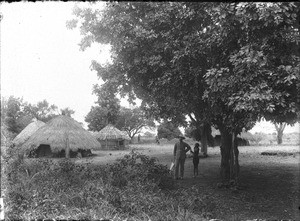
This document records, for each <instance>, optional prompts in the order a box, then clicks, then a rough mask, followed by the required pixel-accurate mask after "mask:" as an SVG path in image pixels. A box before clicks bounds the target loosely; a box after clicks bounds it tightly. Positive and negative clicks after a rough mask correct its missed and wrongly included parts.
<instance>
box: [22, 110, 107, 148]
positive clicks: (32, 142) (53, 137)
mask: <svg viewBox="0 0 300 221" xmlns="http://www.w3.org/2000/svg"><path fill="white" fill-rule="evenodd" d="M67 138H68V142H69V147H70V150H73V151H76V150H77V149H94V150H97V149H101V144H100V143H99V142H98V141H97V140H96V139H95V137H93V136H92V135H91V134H90V133H89V132H88V131H87V130H85V129H84V128H83V127H82V126H81V125H80V124H79V123H78V122H77V121H75V120H74V119H72V118H71V117H68V116H64V115H61V116H58V117H56V118H54V119H52V120H50V121H49V122H47V123H46V124H45V125H44V126H42V127H41V128H39V129H38V130H37V131H36V132H35V133H34V134H32V135H31V137H30V138H29V139H28V140H27V141H26V142H25V143H24V144H23V147H24V148H25V149H31V148H32V149H33V148H36V147H38V146H39V145H40V144H46V145H50V148H51V150H52V151H54V152H57V151H60V150H63V149H66V146H67Z"/></svg>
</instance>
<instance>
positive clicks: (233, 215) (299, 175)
mask: <svg viewBox="0 0 300 221" xmlns="http://www.w3.org/2000/svg"><path fill="white" fill-rule="evenodd" d="M190 144H191V145H193V143H190ZM131 150H136V151H138V152H140V153H143V154H147V155H150V156H154V157H156V158H157V159H158V160H159V162H160V163H162V164H165V165H170V163H171V161H172V150H173V144H162V145H156V144H141V145H139V144H134V145H131V146H130V147H129V149H128V150H124V151H97V152H95V154H96V156H95V157H92V158H86V159H79V160H76V162H78V163H82V162H91V163H94V164H107V163H110V162H113V161H114V160H115V159H117V158H119V157H122V156H123V155H125V154H126V153H128V152H129V151H131ZM239 151H240V166H241V169H240V181H241V183H242V186H243V187H244V188H243V189H242V190H238V191H235V190H230V189H219V188H218V187H217V183H218V182H220V176H219V165H220V159H221V157H220V150H219V148H218V147H215V148H209V149H208V154H209V157H208V158H204V159H200V164H199V172H200V175H199V177H198V178H193V177H192V175H193V174H192V171H193V165H192V159H191V158H187V160H186V164H185V177H184V180H182V181H177V183H176V188H178V189H180V188H197V189H198V190H200V195H201V196H199V199H203V198H206V199H207V198H209V199H211V200H210V201H209V202H210V204H211V205H208V208H209V212H210V213H211V214H212V217H214V218H219V219H222V220H248V219H272V220H274V219H294V220H300V210H299V206H300V191H299V190H300V188H299V187H300V185H299V184H300V172H299V171H300V170H299V168H300V167H299V166H300V164H299V147H298V146H286V145H285V146H277V145H268V146H247V147H239ZM266 151H285V152H291V153H295V154H294V155H291V156H264V155H261V152H266Z"/></svg>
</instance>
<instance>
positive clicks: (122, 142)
mask: <svg viewBox="0 0 300 221" xmlns="http://www.w3.org/2000/svg"><path fill="white" fill-rule="evenodd" d="M93 135H94V136H95V137H96V138H97V140H98V141H99V142H100V143H101V146H102V147H103V149H106V150H114V149H115V150H119V149H124V148H125V146H126V142H127V141H128V140H130V138H129V137H128V136H127V135H126V134H125V133H124V131H120V130H119V129H117V128H116V127H114V126H113V125H111V124H108V125H107V126H106V127H104V128H103V129H102V130H100V131H99V132H95V133H93Z"/></svg>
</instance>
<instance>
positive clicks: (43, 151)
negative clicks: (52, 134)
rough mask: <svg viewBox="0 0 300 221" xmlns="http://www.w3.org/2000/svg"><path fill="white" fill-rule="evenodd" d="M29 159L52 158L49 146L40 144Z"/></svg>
mask: <svg viewBox="0 0 300 221" xmlns="http://www.w3.org/2000/svg"><path fill="white" fill-rule="evenodd" d="M29 157H52V151H51V148H50V145H46V144H41V145H40V146H38V148H37V149H36V150H34V151H31V152H30V154H29Z"/></svg>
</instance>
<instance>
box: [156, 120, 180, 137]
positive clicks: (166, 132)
mask: <svg viewBox="0 0 300 221" xmlns="http://www.w3.org/2000/svg"><path fill="white" fill-rule="evenodd" d="M180 135H182V133H181V131H180V130H179V128H178V126H176V125H175V124H174V123H172V122H170V121H163V122H162V123H161V124H160V125H159V126H158V128H157V136H158V138H159V139H161V138H166V139H168V140H172V139H173V138H177V137H178V136H180Z"/></svg>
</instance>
